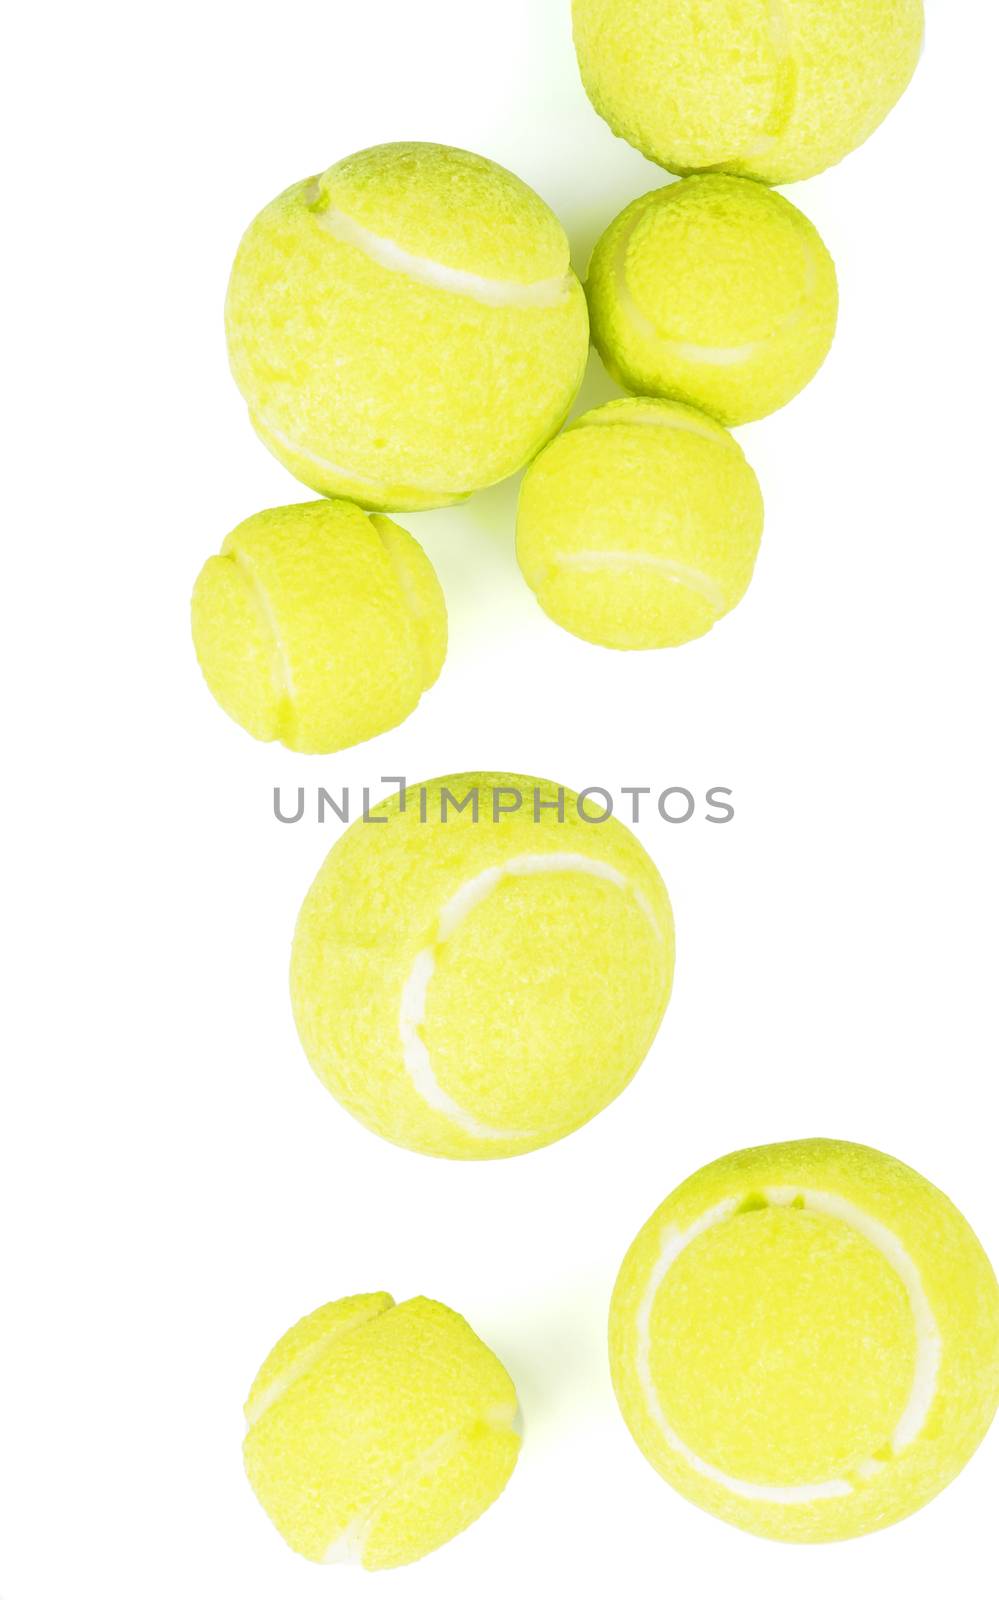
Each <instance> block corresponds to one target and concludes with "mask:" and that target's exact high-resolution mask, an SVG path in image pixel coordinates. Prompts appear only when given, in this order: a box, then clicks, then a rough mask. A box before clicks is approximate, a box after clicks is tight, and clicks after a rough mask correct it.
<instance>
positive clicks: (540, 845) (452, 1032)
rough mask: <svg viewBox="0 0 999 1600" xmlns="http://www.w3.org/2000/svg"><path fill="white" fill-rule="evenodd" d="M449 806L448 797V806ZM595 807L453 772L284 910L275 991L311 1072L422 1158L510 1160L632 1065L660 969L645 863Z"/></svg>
mask: <svg viewBox="0 0 999 1600" xmlns="http://www.w3.org/2000/svg"><path fill="white" fill-rule="evenodd" d="M459 807H460V808H461V809H459ZM603 811H604V806H603V804H602V803H601V802H596V801H594V800H593V799H592V798H591V800H590V801H589V802H587V801H586V800H585V799H584V798H582V797H577V796H576V795H575V794H573V793H572V791H571V790H568V789H563V788H559V787H558V786H557V785H555V784H552V783H546V782H544V781H542V780H541V779H538V778H524V777H518V776H513V775H510V774H508V773H464V774H462V775H459V776H457V777H452V778H439V779H436V780H435V781H433V782H430V783H427V784H423V785H419V786H416V787H414V788H412V789H409V790H407V791H406V793H405V795H404V797H403V798H402V799H401V800H400V797H399V796H398V795H396V796H394V797H393V798H392V799H391V800H388V801H385V802H384V803H383V804H382V805H380V806H378V807H377V808H376V810H375V812H374V814H373V817H372V819H371V820H370V821H367V820H359V821H357V822H355V823H354V824H353V826H352V827H350V828H349V829H348V830H347V832H346V833H345V834H344V835H343V837H342V838H341V839H340V840H339V842H338V843H337V844H336V845H335V846H334V847H333V849H332V850H331V852H330V854H329V856H328V857H327V859H326V862H325V863H324V865H323V867H322V869H321V871H320V873H319V876H318V877H317V879H316V881H315V883H314V884H313V885H312V888H311V889H310V891H309V893H308V895H307V897H306V900H305V904H304V905H303V907H302V911H301V915H300V916H299V919H298V927H297V929H296V932H295V943H294V950H293V953H292V964H291V989H292V1001H293V1005H294V1011H295V1019H296V1022H297V1024H298V1030H299V1033H300V1035H301V1038H302V1043H303V1045H304V1046H305V1050H306V1054H307V1055H308V1057H309V1060H310V1061H311V1063H312V1065H313V1067H314V1069H315V1071H316V1072H317V1074H318V1075H319V1077H320V1078H321V1079H322V1081H323V1083H325V1084H326V1086H327V1088H328V1089H330V1090H331V1092H332V1093H333V1094H334V1095H336V1097H337V1099H338V1100H340V1101H341V1102H342V1103H343V1104H344V1105H345V1106H346V1107H347V1109H348V1110H349V1111H351V1112H353V1114H354V1116H356V1117H357V1118H359V1120H360V1121H361V1122H363V1123H365V1124H366V1125H367V1126H368V1127H369V1128H372V1129H373V1130H374V1131H375V1132H376V1133H380V1134H382V1135H383V1136H384V1137H385V1138H386V1139H391V1140H393V1141H394V1142H395V1143H396V1144H401V1145H405V1146H407V1147H408V1148H409V1149H411V1150H420V1151H423V1152H425V1153H426V1154H428V1155H438V1156H456V1157H477V1158H483V1157H491V1156H508V1155H517V1154H519V1153H520V1152H522V1151H525V1150H534V1149H536V1148H538V1146H540V1145H545V1144H551V1143H552V1141H553V1140H555V1139H561V1138H562V1137H563V1136H564V1135H565V1134H567V1133H571V1132H572V1131H573V1129H574V1128H578V1127H580V1126H581V1125H582V1124H583V1123H584V1122H588V1121H589V1119H590V1118H591V1117H592V1116H595V1114H596V1113H597V1112H598V1111H600V1110H602V1108H603V1107H604V1106H606V1105H607V1104H608V1103H609V1102H610V1101H611V1100H613V1099H614V1098H615V1096H616V1095H618V1094H620V1092H621V1090H622V1089H623V1088H624V1087H625V1085H626V1084H627V1083H628V1082H629V1080H630V1079H631V1078H632V1076H633V1075H634V1073H635V1072H636V1071H637V1070H638V1067H639V1065H640V1064H641V1062H642V1060H643V1058H644V1056H645V1054H646V1052H647V1050H648V1049H649V1046H650V1045H651V1043H652V1040H653V1038H654V1036H655V1033H656V1030H657V1028H658V1026H659V1023H660V1020H661V1018H662V1014H663V1011H664V1010H665V1007H666V1002H667V1000H668V998H669V992H670V984H671V981H672V974H673V919H672V915H671V912H670V903H669V898H668V896H667V893H666V889H665V886H664V884H663V882H662V879H661V878H660V876H659V874H658V872H657V871H656V869H655V867H654V866H653V864H652V862H651V861H650V859H649V857H648V856H647V855H646V853H645V851H644V850H643V849H642V847H641V845H640V844H639V843H638V841H637V839H636V838H635V837H634V835H633V834H632V833H631V832H629V830H628V829H627V828H625V827H624V826H622V824H621V823H619V822H617V821H615V820H614V819H613V818H610V819H608V820H606V821H599V820H594V819H595V818H599V817H600V816H601V815H602V814H603Z"/></svg>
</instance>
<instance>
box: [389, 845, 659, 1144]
mask: <svg viewBox="0 0 999 1600" xmlns="http://www.w3.org/2000/svg"><path fill="white" fill-rule="evenodd" d="M542 872H583V873H588V874H589V875H590V877H594V878H602V879H604V881H605V882H608V883H612V884H614V886H615V888H618V889H626V890H628V891H630V893H631V894H633V895H634V897H635V900H636V902H637V904H638V906H639V907H640V909H641V911H642V914H643V915H644V916H645V917H646V919H647V920H648V922H649V923H650V924H651V926H652V929H653V931H654V932H655V935H656V937H657V939H659V941H660V942H662V941H663V939H664V935H663V930H662V928H661V927H660V925H659V921H658V919H657V917H656V914H655V912H654V910H653V908H652V905H651V904H650V902H649V899H648V897H647V895H646V894H645V893H644V892H643V891H642V890H641V889H639V888H638V887H637V885H635V884H633V883H632V882H631V881H630V879H628V878H626V877H625V875H624V873H622V872H618V870H617V868H616V867H612V866H610V865H609V863H607V862H606V861H596V860H594V859H593V857H591V856H584V855H580V854H577V853H576V852H573V851H552V852H550V853H549V854H547V855H522V856H514V857H513V858H512V859H511V860H510V861H506V862H504V863H503V865H502V866H495V867H486V868H485V870H484V871H482V872H479V873H477V874H476V875H475V877H474V878H469V879H468V880H467V881H466V882H465V883H463V884H462V886H461V888H460V889H458V890H457V891H456V892H455V893H454V894H453V895H452V896H451V898H450V900H448V901H446V902H445V904H444V906H443V908H442V909H441V911H440V914H439V916H438V921H437V938H436V941H435V943H434V944H433V945H428V946H427V947H426V949H424V950H421V951H420V952H419V954H418V955H417V956H416V957H415V959H414V961H413V965H412V966H411V967H410V969H409V974H408V976H407V978H406V982H405V983H404V985H403V990H402V1000H401V1003H400V1007H399V1037H400V1039H401V1041H402V1059H403V1066H404V1068H405V1070H406V1073H407V1076H408V1077H409V1080H410V1082H411V1084H412V1086H413V1088H414V1089H415V1090H416V1093H417V1094H418V1095H419V1097H420V1099H421V1100H422V1101H423V1102H424V1103H425V1104H426V1105H428V1106H429V1107H430V1108H431V1110H433V1111H439V1112H441V1113H442V1115H444V1116H445V1117H447V1118H448V1120H449V1121H451V1122H453V1123H455V1125H456V1126H457V1127H459V1128H461V1129H462V1130H463V1131H464V1132H465V1133H467V1134H470V1135H471V1137H472V1138H474V1139H483V1140H495V1139H514V1140H521V1139H537V1138H538V1137H540V1135H539V1133H538V1132H529V1131H525V1130H523V1129H518V1130H516V1131H514V1130H512V1129H507V1128H493V1127H490V1126H489V1124H488V1123H484V1122H480V1121H479V1120H478V1118H477V1117H473V1116H472V1115H471V1113H470V1112H468V1111H466V1110H465V1109H464V1107H463V1106H460V1105H459V1104H458V1102H457V1101H456V1100H453V1099H452V1098H451V1096H450V1095H449V1094H448V1093H447V1091H446V1090H445V1089H444V1088H443V1087H442V1085H441V1084H440V1083H439V1082H438V1079H437V1075H436V1073H435V1072H434V1067H433V1062H432V1061H431V1059H430V1051H429V1049H428V1048H427V1045H426V1043H425V1041H424V1039H423V1037H422V1035H421V1032H420V1030H421V1028H422V1027H423V1025H424V1023H425V1021H426V1010H427V996H428V993H429V990H430V981H431V979H432V978H433V975H434V972H435V971H436V968H437V949H438V947H439V946H440V945H442V944H444V943H445V942H446V941H447V940H448V939H450V938H451V936H452V935H453V934H454V933H455V932H456V931H457V929H458V928H459V927H460V925H461V923H462V922H463V921H464V920H465V918H466V917H467V916H468V915H469V913H470V912H472V911H473V910H474V909H475V907H476V906H477V905H479V904H480V903H481V902H482V901H483V900H485V899H486V897H487V896H488V895H490V894H491V893H492V892H493V890H494V889H496V888H498V887H499V885H500V883H501V882H502V881H503V879H504V878H506V877H530V876H532V875H534V874H535V873H542Z"/></svg>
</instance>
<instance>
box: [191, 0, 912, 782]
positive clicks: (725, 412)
mask: <svg viewBox="0 0 999 1600" xmlns="http://www.w3.org/2000/svg"><path fill="white" fill-rule="evenodd" d="M573 27H574V35H575V42H576V48H577V53H578V56H579V63H580V68H581V71H582V76H583V80H584V83H585V86H586V89H587V92H588V93H589V95H590V98H591V99H592V101H593V104H594V106H595V107H596V109H597V110H598V111H599V112H600V114H601V115H602V116H603V117H604V118H605V119H606V120H607V122H608V123H609V124H610V126H611V128H612V129H613V130H614V132H615V133H618V134H620V135H622V136H623V137H625V138H627V139H629V140H630V141H631V142H632V143H633V144H635V145H636V146H637V147H638V148H639V149H640V150H641V151H643V152H644V154H645V155H646V156H648V157H649V158H650V159H651V160H653V161H656V162H658V163H660V164H661V165H662V166H664V167H666V168H667V169H668V170H669V171H671V172H674V173H677V174H680V175H683V176H682V181H681V182H679V183H673V184H670V185H669V186H668V187H667V188H664V189H659V190H656V191H655V192H653V193H652V194H648V195H645V196H644V197H642V198H641V199H638V200H636V201H635V202H634V203H633V204H631V205H629V206H628V207H627V208H626V209H625V211H624V212H623V213H622V214H621V216H619V217H618V218H617V219H616V220H615V221H614V222H612V223H611V225H610V227H609V228H608V229H607V231H606V232H605V233H604V235H603V237H602V238H601V239H600V241H599V243H598V244H597V246H596V249H595V251H594V253H593V258H592V261H591V264H590V270H589V277H588V281H587V285H586V290H585V292H584V289H583V287H582V286H581V284H580V283H579V281H578V280H577V278H576V276H575V274H574V273H573V271H572V267H571V265H570V260H569V244H568V240H567V239H566V235H565V232H564V230H563V229H562V227H561V225H560V223H559V222H558V219H557V218H556V217H555V216H554V215H553V214H552V212H551V211H550V210H549V208H548V207H547V206H546V205H545V204H544V202H543V201H542V200H541V199H539V197H538V196H537V195H536V194H535V193H534V192H533V191H532V190H531V189H529V188H528V187H527V185H526V184H524V183H522V182H521V181H520V179H519V178H516V177H515V176H514V175H513V174H512V173H510V172H507V171H505V170H504V169H503V168H502V167H499V166H496V165H495V163H493V162H491V161H488V160H485V159H484V158H483V157H481V156H477V155H473V154H470V153H469V152H467V151H464V150H455V149H451V148H448V147H445V146H441V145H432V144H390V145H382V146H378V147H376V148H374V149H370V150H364V151H362V152H360V153H359V154H357V155H353V156H349V157H348V158H347V159H346V160H343V161H340V162H338V163H337V164H336V165H335V166H332V167H330V168H329V169H328V170H327V171H325V172H323V173H322V174H320V176H318V177H313V178H307V179H305V180H303V181H302V182H299V183H295V184H293V185H292V186H291V188H290V189H286V190H285V192H284V193H283V194H281V195H279V196H278V197H277V199H276V200H273V201H272V202H271V204H270V205H268V206H266V207H265V208H264V210H263V211H262V212H261V213H260V215H259V216H258V217H257V218H256V219H255V220H254V221H253V222H252V223H251V225H250V227H249V228H248V230H247V232H246V234H245V235H244V237H243V240H242V242H241V244H240V246H239V250H238V253H237V256H236V260H235V264H234V266H233V269H232V276H231V279H230V283H229V291H228V297H227V302H226V328H227V333H228V344H229V357H230V363H231V366H232V371H233V375H234V377H235V379H236V383H237V385H238V386H239V389H240V390H241V392H242V394H243V397H244V399H245V400H246V403H247V406H248V408H249V413H250V419H251V421H252V423H253V426H254V428H255V429H256V431H257V433H258V434H259V436H260V438H261V439H262V440H263V442H264V444H265V445H266V446H267V447H268V449H269V450H271V451H272V452H273V453H274V455H275V456H277V458H278V460H279V461H281V462H283V463H284V465H285V466H286V467H287V468H288V469H289V471H290V472H291V473H293V474H294V476H295V477H296V478H298V479H299V480H300V481H301V482H303V483H305V484H308V486H309V487H310V488H311V489H314V490H316V491H317V492H318V493H319V494H321V495H324V496H326V497H327V501H326V502H320V505H319V506H317V505H316V504H314V503H310V504H308V505H304V506H303V505H296V506H283V507H281V508H279V509H277V510H274V511H265V512H261V513H260V514H259V515H258V516H256V517H252V518H250V520H249V521H248V522H247V523H244V524H243V525H242V526H241V527H239V528H237V529H236V530H235V532H234V533H232V534H230V536H229V538H228V539H227V540H226V543H225V545H224V546H223V549H222V553H221V555H220V556H217V557H213V558H212V560H210V561H209V562H208V563H207V565H206V567H205V568H204V571H203V572H202V574H201V577H200V578H199V580H198V584H197V587H196V590H195V596H194V616H193V629H194V639H195V645H196V648H197V653H198V657H199V660H200V662H201V665H202V668H203V670H204V674H205V677H206V679H207V681H208V684H209V687H210V688H211V690H212V692H213V694H214V695H215V697H216V699H217V700H218V701H219V702H220V703H221V705H222V706H223V707H224V709H225V710H226V711H227V712H229V714H230V715H231V716H232V717H234V718H235V720H236V721H237V722H239V723H241V724H242V725H243V726H244V727H245V728H247V729H248V730H249V731H250V732H251V733H253V734H254V735H255V736H256V737H257V738H260V739H279V740H281V741H282V742H283V743H284V744H286V745H288V746H289V747H290V748H292V749H294V750H300V751H306V752H317V753H320V752H330V751H334V750H338V749H342V748H344V747H346V746H348V745H351V744H355V743H357V742H358V741H360V740H364V739H367V738H370V737H372V736H373V735H374V734H377V733H381V732H384V731H386V730H387V729H389V728H391V727H394V726H395V725H397V724H398V723H399V722H401V721H402V720H403V719H404V718H405V717H406V716H408V715H409V713H410V712H411V711H412V710H413V708H414V707H415V705H416V704H417V702H418V701H419V699H420V696H421V694H422V693H423V691H424V690H425V689H427V688H428V687H429V686H430V685H431V684H432V683H433V682H434V681H435V679H436V677H437V674H438V672H439V671H440V668H441V665H442V662H443V659H444V654H445V651H446V642H447V640H446V635H447V621H446V612H445V606H444V599H443V596H442V594H441V591H440V587H439V585H438V583H437V580H436V577H435V575H434V573H433V570H432V568H431V566H430V564H429V562H427V560H426V558H425V557H424V556H423V555H422V552H421V551H420V550H419V549H418V547H417V546H416V545H415V543H414V542H413V541H412V539H411V538H410V537H409V536H408V535H407V534H405V533H404V532H403V531H402V530H400V529H399V528H397V527H396V526H395V525H394V524H393V523H391V522H389V521H387V520H386V518H385V516H384V515H382V514H383V513H385V512H391V511H419V510H423V509H426V508H429V507H437V506H447V505H452V504H455V503H456V502H459V501H461V500H464V499H466V498H467V497H468V496H469V495H470V494H473V493H475V492H476V491H477V490H480V489H484V488H486V487H488V486H489V485H491V484H495V483H498V482H500V481H501V480H502V479H504V478H507V477H509V476H510V475H511V474H513V473H515V472H517V471H519V470H520V469H521V468H524V467H527V469H528V470H527V474H526V476H525V479H524V483H523V489H522V492H521V498H520V505H519V510H518V516H517V557H518V560H519V563H520V567H521V570H522V572H523V574H524V577H525V578H526V580H527V582H528V584H529V585H530V587H531V589H532V590H533V591H534V593H535V595H536V596H537V598H538V600H539V602H540V604H541V606H542V607H543V609H544V610H545V612H546V613H547V614H548V615H549V616H550V617H551V618H553V619H554V621H555V622H557V623H559V624H561V626H562V627H564V628H566V629H568V630H569V631H570V632H571V633H574V634H576V635H577V636H578V637H580V638H582V639H586V640H590V641H592V642H593V643H596V644H601V645H605V646H609V647H611V648H614V649H621V650H637V649H655V648H660V647H663V646H671V645H679V644H684V643H686V642H687V641H689V640H691V639H695V638H698V637H699V636H701V635H703V634H705V633H706V632H707V631H708V630H709V629H710V628H711V627H712V626H713V624H714V623H715V622H716V621H717V620H718V619H719V618H720V617H723V616H724V615H726V613H728V612H729V611H731V610H732V608H733V607H734V606H735V605H737V604H738V602H739V600H740V599H741V598H742V596H743V594H744V593H745V592H746V589H747V587H748V585H749V582H750V579H751V577H752V573H753V567H754V563H755V560H756V556H757V552H758V550H759V545H760V539H761V535H762V530H763V503H762V499H761V496H760V491H759V486H758V484H757V481H756V477H755V475H754V473H753V471H752V468H751V467H750V466H749V464H748V463H747V462H746V460H745V457H744V456H743V453H742V451H741V449H740V447H739V446H738V445H737V444H736V443H735V441H734V439H733V438H732V437H731V435H730V434H729V433H728V432H727V431H726V430H727V429H728V428H729V427H731V426H732V425H734V424H738V423H743V422H749V421H751V420H753V419H754V418H758V417H763V416H766V415H767V414H768V413H770V412H772V411H775V410H776V409H778V408H779V407H780V406H783V405H786V404H787V402H788V401H789V400H791V399H792V398H793V396H794V395H796V394H797V393H798V392H799V391H800V390H801V389H802V388H803V387H804V386H805V385H806V384H807V383H808V382H809V381H810V379H811V378H812V377H813V376H814V375H815V373H816V372H817V371H818V369H819V367H820V366H821V364H822V362H823V360H824V359H825V356H826V354H827V353H828V351H829V348H830V345H831V343H832V339H833V334H834V331H835V325H836V316H837V286H836V272H835V268H834V266H833V263H832V260H831V259H830V256H829V254H828V252H827V250H826V248H825V246H824V245H823V243H822V240H821V239H820V237H819V235H818V234H817V232H816V230H815V229H814V228H813V226H812V225H811V223H810V222H809V221H808V220H807V218H806V217H804V216H803V215H802V213H801V212H800V211H798V210H797V209H796V208H795V207H794V206H793V205H791V204H790V202H789V201H787V200H785V199H783V198H782V197H781V196H780V195H778V194H775V193H774V192H773V190H772V189H770V188H769V187H767V185H769V184H774V183H785V182H790V181H793V180H797V179H800V178H805V177H808V176H810V175H811V174H813V173H817V172H819V171H821V170H822V169H823V168H824V167H827V166H829V165H830V164H831V163H833V162H836V161H839V160H840V159H841V158H842V157H843V156H845V155H846V154H847V153H848V152H849V151H850V150H852V149H854V148H855V147H856V146H857V145H859V144H860V143H861V142H862V141H863V140H864V139H866V138H867V137H868V135H869V134H870V133H871V132H872V131H873V130H874V128H875V127H876V126H877V125H878V123H879V122H880V121H881V120H882V119H883V117H884V116H886V115H887V113H888V111H889V110H890V109H891V107H892V106H893V105H894V103H895V101H896V100H897V99H898V98H899V96H900V95H901V93H902V91H903V90H904V88H905V86H906V84H907V83H908V81H909V78H910V77H911V75H912V72H913V70H914V68H915V65H916V61H917V58H918V54H919V49H920V44H921V40H922V0H823V3H822V4H821V5H816V4H815V3H813V0H781V3H780V4H779V5H778V4H774V3H773V0H669V3H668V4H667V3H666V0H573ZM591 337H592V340H593V342H594V344H595V345H596V347H597V349H598V350H599V352H600V354H601V356H602V357H603V360H604V362H605V364H606V366H607V369H608V371H609V372H610V374H611V375H612V376H613V378H614V379H615V380H616V381H618V382H619V383H620V384H621V385H622V387H623V388H625V389H626V390H629V391H630V392H631V393H632V394H634V395H635V396H636V397H637V398H636V399H635V400H631V401H620V402H616V403H613V404H611V405H609V406H603V407H601V408H599V409H598V410H596V411H592V412H590V413H589V414H588V415H586V416H584V417H581V418H579V419H578V420H577V421H576V422H574V423H573V424H572V426H571V427H569V428H568V429H566V431H565V432H563V433H559V430H560V429H561V428H562V426H563V424H564V422H565V420H566V418H567V416H568V414H569V411H570V409H571V407H572V404H573V402H574V400H575V398H576V395H577V393H578V391H579V387H580V384H581V382H582V378H583V372H584V368H585V365H586V360H587V354H588V349H589V343H590V338H591ZM555 435H558V437H554V436H555ZM553 438H554V442H549V441H552V440H553ZM546 447H547V448H546ZM366 514H367V515H366Z"/></svg>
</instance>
